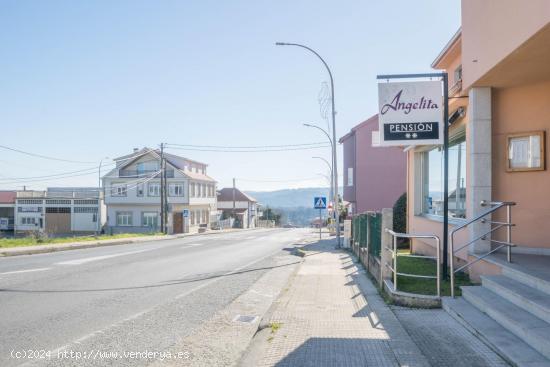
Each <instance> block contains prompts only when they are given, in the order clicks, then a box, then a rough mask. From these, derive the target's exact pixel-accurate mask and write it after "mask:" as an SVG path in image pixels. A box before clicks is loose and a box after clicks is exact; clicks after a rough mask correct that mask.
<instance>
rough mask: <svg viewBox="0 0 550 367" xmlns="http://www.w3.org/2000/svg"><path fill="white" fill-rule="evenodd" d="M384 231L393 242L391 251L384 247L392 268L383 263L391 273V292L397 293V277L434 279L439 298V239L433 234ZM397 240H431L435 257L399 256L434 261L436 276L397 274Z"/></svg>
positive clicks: (387, 229)
mask: <svg viewBox="0 0 550 367" xmlns="http://www.w3.org/2000/svg"><path fill="white" fill-rule="evenodd" d="M384 231H385V232H386V233H389V234H390V235H391V236H392V238H393V240H392V242H393V249H390V248H388V247H387V246H385V247H384V248H385V249H386V250H388V251H390V252H391V253H392V259H393V267H392V266H391V265H390V264H388V263H385V264H384V265H385V266H387V267H388V268H389V269H390V270H391V271H392V273H393V290H394V292H395V291H397V276H398V275H401V276H405V277H412V278H424V279H435V280H436V283H437V296H438V297H441V246H440V242H441V241H440V240H439V237H438V236H436V235H433V234H414V233H398V232H395V231H392V230H391V229H389V228H385V229H384ZM397 238H432V239H434V240H435V242H436V256H435V257H434V256H424V255H412V254H409V255H400V256H403V257H416V258H429V259H435V260H436V263H437V271H436V275H435V276H433V275H418V274H409V273H399V272H398V271H397Z"/></svg>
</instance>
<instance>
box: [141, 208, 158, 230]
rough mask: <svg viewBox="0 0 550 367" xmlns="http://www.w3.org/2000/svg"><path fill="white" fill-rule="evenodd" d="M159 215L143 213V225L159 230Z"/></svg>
mask: <svg viewBox="0 0 550 367" xmlns="http://www.w3.org/2000/svg"><path fill="white" fill-rule="evenodd" d="M158 218H159V216H158V213H156V212H143V213H141V225H142V226H144V227H149V228H158Z"/></svg>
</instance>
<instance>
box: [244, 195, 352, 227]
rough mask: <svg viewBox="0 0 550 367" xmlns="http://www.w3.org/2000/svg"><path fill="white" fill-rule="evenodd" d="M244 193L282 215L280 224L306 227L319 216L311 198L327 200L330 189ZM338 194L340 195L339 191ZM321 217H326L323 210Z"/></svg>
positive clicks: (325, 212)
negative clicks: (324, 197)
mask: <svg viewBox="0 0 550 367" xmlns="http://www.w3.org/2000/svg"><path fill="white" fill-rule="evenodd" d="M246 193H247V194H248V195H250V196H252V197H253V198H255V199H256V200H258V202H259V203H260V204H262V205H263V206H264V207H266V206H269V207H270V208H272V209H273V210H274V211H275V212H277V213H280V214H281V215H282V217H281V223H283V224H284V223H292V224H294V225H299V226H308V225H309V224H310V222H311V221H312V220H313V219H315V218H316V217H318V216H319V211H318V210H316V209H313V198H314V197H316V196H326V197H327V198H328V196H329V194H330V189H329V188H328V187H308V188H304V189H284V190H277V191H246ZM340 194H342V190H341V189H340ZM329 200H330V199H329ZM322 215H323V217H326V216H327V215H328V214H327V211H326V210H323V212H322Z"/></svg>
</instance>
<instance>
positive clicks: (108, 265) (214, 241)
mask: <svg viewBox="0 0 550 367" xmlns="http://www.w3.org/2000/svg"><path fill="white" fill-rule="evenodd" d="M308 236H311V231H310V230H305V229H269V230H267V229H266V230H254V231H242V232H231V233H225V234H212V235H205V236H194V237H187V238H181V239H174V240H163V241H151V242H144V243H140V244H132V245H122V246H111V247H100V248H91V249H83V250H73V251H64V252H57V253H49V254H40V255H29V256H18V257H12V258H9V257H8V258H2V259H0V365H1V366H16V365H22V364H30V365H54V366H59V365H63V366H64V365H98V366H103V365H146V364H147V363H146V361H144V360H127V359H108V358H100V357H101V356H100V357H98V358H94V359H92V358H90V356H88V357H87V359H86V360H80V361H75V360H74V358H72V357H66V358H65V359H63V358H61V359H60V358H59V357H60V354H59V352H60V351H71V350H80V351H86V352H87V353H109V352H113V351H114V352H117V353H118V352H123V351H132V350H135V351H142V350H148V351H162V350H165V349H166V348H168V347H170V346H171V345H173V344H174V343H175V342H176V340H178V339H181V338H182V337H184V336H186V335H189V334H190V333H192V331H193V330H194V329H196V328H197V327H198V326H200V325H201V323H202V322H204V321H205V320H207V319H209V318H210V317H211V316H212V315H213V314H214V313H215V312H217V311H218V310H220V309H223V307H224V306H225V305H227V304H229V303H230V302H231V301H232V300H233V299H235V298H236V297H237V296H238V295H239V294H241V293H242V292H244V291H245V290H246V289H247V288H249V287H250V286H251V285H252V284H253V283H254V282H255V281H256V280H257V279H258V278H259V277H260V276H261V275H262V274H263V273H265V272H266V271H268V270H269V267H270V266H272V264H273V263H272V260H271V258H272V256H274V255H275V254H277V253H280V252H281V251H284V249H285V248H289V246H291V245H293V244H295V243H297V242H299V241H300V240H301V239H303V238H305V237H308ZM46 351H52V353H51V354H49V355H48V354H47V352H46ZM31 357H32V358H31ZM37 357H38V358H37ZM61 357H63V355H61Z"/></svg>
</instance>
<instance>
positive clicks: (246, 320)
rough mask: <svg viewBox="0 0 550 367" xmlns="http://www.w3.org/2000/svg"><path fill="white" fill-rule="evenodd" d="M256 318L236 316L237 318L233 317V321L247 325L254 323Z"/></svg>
mask: <svg viewBox="0 0 550 367" xmlns="http://www.w3.org/2000/svg"><path fill="white" fill-rule="evenodd" d="M257 318H258V316H250V315H237V316H235V318H234V319H233V321H235V322H244V323H247V324H252V323H253V322H255V321H256V319H257Z"/></svg>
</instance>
